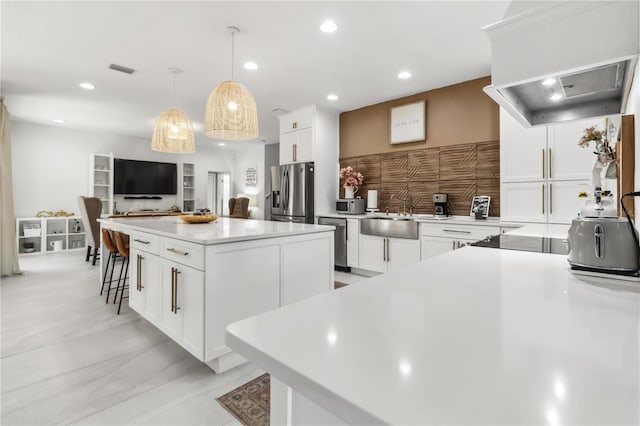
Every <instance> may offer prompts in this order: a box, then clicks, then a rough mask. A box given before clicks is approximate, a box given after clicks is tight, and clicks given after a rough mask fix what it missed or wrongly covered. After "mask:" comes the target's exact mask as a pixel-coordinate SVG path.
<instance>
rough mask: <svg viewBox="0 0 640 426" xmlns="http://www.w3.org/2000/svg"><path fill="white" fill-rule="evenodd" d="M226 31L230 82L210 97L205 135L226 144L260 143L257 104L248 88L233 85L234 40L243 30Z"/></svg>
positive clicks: (215, 90) (233, 28)
mask: <svg viewBox="0 0 640 426" xmlns="http://www.w3.org/2000/svg"><path fill="white" fill-rule="evenodd" d="M227 31H229V32H230V33H231V81H223V82H222V83H220V84H219V85H218V86H217V87H216V88H215V89H213V91H212V92H211V94H210V95H209V99H208V100H207V111H206V113H205V118H204V134H205V135H207V136H209V137H210V138H215V139H223V140H234V141H241V140H249V139H257V138H258V110H257V108H256V101H255V100H254V99H253V95H252V94H251V92H249V90H247V88H246V87H244V86H243V85H242V84H240V83H238V82H236V81H233V60H234V58H233V53H234V52H233V36H234V34H236V33H237V32H238V31H240V30H238V28H236V27H227Z"/></svg>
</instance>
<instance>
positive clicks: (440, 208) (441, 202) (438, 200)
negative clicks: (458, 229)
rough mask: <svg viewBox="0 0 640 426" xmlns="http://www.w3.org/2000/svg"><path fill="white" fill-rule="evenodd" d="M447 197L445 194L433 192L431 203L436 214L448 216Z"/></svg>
mask: <svg viewBox="0 0 640 426" xmlns="http://www.w3.org/2000/svg"><path fill="white" fill-rule="evenodd" d="M447 198H448V197H447V194H442V193H439V194H433V204H434V205H435V212H436V216H449V208H448V207H447Z"/></svg>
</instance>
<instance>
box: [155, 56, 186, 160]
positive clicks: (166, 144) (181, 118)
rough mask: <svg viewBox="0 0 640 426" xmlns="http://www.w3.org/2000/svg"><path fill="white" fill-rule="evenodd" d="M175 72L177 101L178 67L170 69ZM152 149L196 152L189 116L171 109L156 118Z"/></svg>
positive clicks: (174, 80)
mask: <svg viewBox="0 0 640 426" xmlns="http://www.w3.org/2000/svg"><path fill="white" fill-rule="evenodd" d="M169 71H170V72H171V73H173V97H174V102H175V91H176V88H175V85H176V74H177V73H179V72H180V71H179V70H178V69H177V68H171V69H170V70H169ZM151 149H152V150H154V151H160V152H168V153H174V154H176V153H184V154H187V153H191V152H195V150H196V144H195V138H194V136H193V125H192V124H191V120H189V117H187V115H186V114H185V113H183V112H181V111H178V110H175V109H169V110H166V111H164V112H162V113H161V114H160V115H159V116H158V118H157V119H156V125H155V127H154V128H153V136H152V137H151Z"/></svg>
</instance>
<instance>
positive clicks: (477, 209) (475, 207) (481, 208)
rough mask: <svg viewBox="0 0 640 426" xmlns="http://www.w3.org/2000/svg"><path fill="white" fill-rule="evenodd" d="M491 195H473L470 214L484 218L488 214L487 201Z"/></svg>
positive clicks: (488, 201) (477, 217) (489, 200)
mask: <svg viewBox="0 0 640 426" xmlns="http://www.w3.org/2000/svg"><path fill="white" fill-rule="evenodd" d="M490 202H491V197H490V196H488V195H478V196H475V197H473V201H472V202H471V213H470V214H469V215H470V216H475V218H476V219H486V218H487V217H488V216H489V203H490Z"/></svg>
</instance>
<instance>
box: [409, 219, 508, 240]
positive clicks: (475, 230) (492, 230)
mask: <svg viewBox="0 0 640 426" xmlns="http://www.w3.org/2000/svg"><path fill="white" fill-rule="evenodd" d="M499 233H500V228H499V227H497V226H472V225H453V224H452V225H448V224H446V225H445V224H442V225H440V224H430V223H421V224H420V235H427V236H431V237H447V238H455V239H457V240H473V241H477V240H481V239H483V238H486V237H488V236H489V235H498V234H499Z"/></svg>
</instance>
